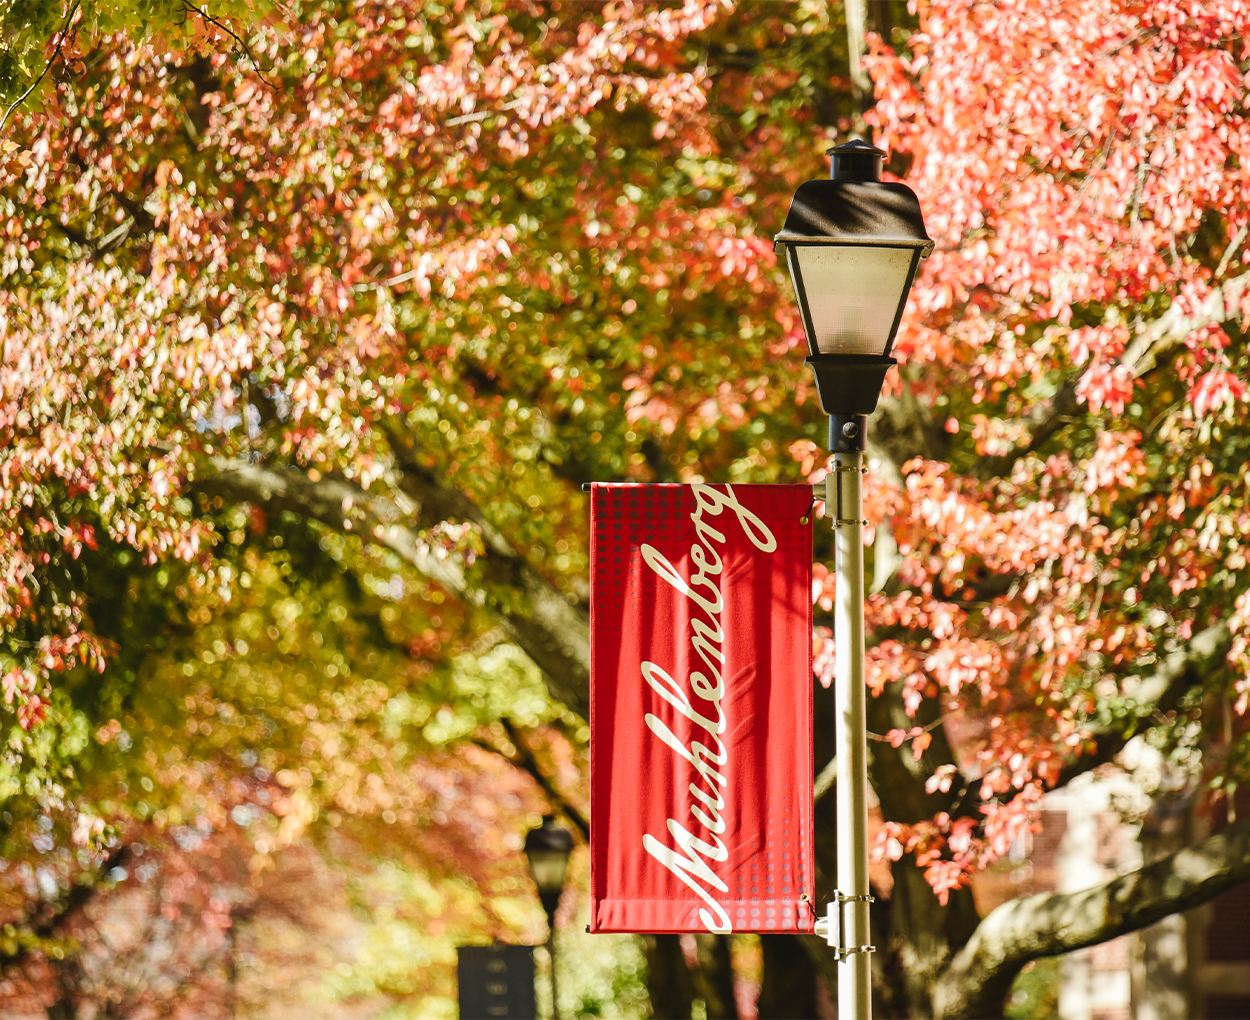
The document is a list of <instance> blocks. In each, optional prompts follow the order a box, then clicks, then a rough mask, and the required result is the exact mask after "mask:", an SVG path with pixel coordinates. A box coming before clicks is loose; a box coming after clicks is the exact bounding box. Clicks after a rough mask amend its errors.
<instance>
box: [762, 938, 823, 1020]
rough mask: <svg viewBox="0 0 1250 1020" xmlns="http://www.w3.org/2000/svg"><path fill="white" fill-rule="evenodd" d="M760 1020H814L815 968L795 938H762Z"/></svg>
mask: <svg viewBox="0 0 1250 1020" xmlns="http://www.w3.org/2000/svg"><path fill="white" fill-rule="evenodd" d="M760 948H761V949H763V951H764V980H763V982H762V984H761V985H760V999H759V1017H760V1020H814V1018H815V1016H816V965H815V964H814V963H812V961H811V958H810V957H809V956H808V955H807V953H806V952H805V951H804V949H803V946H802V945H801V944H800V942H799V939H798V936H796V935H780V934H779V935H761V936H760Z"/></svg>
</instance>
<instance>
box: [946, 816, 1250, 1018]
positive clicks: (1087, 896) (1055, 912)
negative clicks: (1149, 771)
mask: <svg viewBox="0 0 1250 1020" xmlns="http://www.w3.org/2000/svg"><path fill="white" fill-rule="evenodd" d="M1245 881H1250V821H1244V822H1241V823H1239V824H1237V825H1234V826H1231V827H1230V828H1228V829H1226V830H1225V831H1224V832H1221V833H1219V834H1218V835H1216V836H1212V837H1210V838H1209V839H1205V840H1203V841H1202V842H1201V843H1197V844H1195V845H1194V846H1191V847H1188V848H1186V849H1184V850H1181V851H1179V852H1178V853H1175V854H1173V855H1172V856H1170V857H1165V858H1164V859H1163V860H1161V861H1158V862H1156V863H1155V864H1151V865H1148V866H1146V867H1144V868H1141V869H1139V870H1137V871H1133V872H1130V873H1129V874H1127V875H1123V876H1121V877H1120V878H1116V879H1113V880H1112V881H1110V882H1106V883H1104V884H1103V885H1099V886H1095V887H1094V888H1092V889H1086V890H1084V891H1082V892H1075V893H1042V894H1040V895H1037V896H1027V897H1022V898H1021V899H1017V900H1012V901H1011V902H1010V903H1005V904H1003V905H1002V906H1001V907H999V908H998V909H997V910H994V911H992V912H991V913H990V914H989V916H988V917H986V918H985V920H984V921H982V922H981V924H980V925H979V926H978V927H977V930H976V932H975V933H974V934H973V936H972V938H971V939H970V940H969V941H968V944H967V945H966V946H964V948H963V949H961V950H960V951H959V952H958V953H956V954H955V956H954V958H953V959H952V960H951V963H950V966H949V967H947V969H946V971H945V973H944V974H943V975H942V976H941V978H940V979H939V980H938V982H937V985H936V987H935V988H934V993H933V1004H934V1008H935V1013H934V1015H935V1016H939V1017H986V1016H1001V1015H1002V1008H1003V1000H1004V999H1005V997H1006V995H1007V992H1008V991H1009V990H1010V988H1011V982H1012V981H1013V980H1014V978H1015V976H1016V974H1017V973H1018V972H1019V970H1020V968H1021V967H1022V966H1024V964H1025V963H1027V962H1028V961H1029V960H1034V959H1037V958H1038V957H1040V956H1056V955H1058V954H1060V953H1069V952H1071V951H1072V950H1074V949H1081V948H1083V947H1085V946H1092V945H1096V944H1097V943H1100V942H1106V941H1107V940H1108V939H1113V938H1115V937H1116V936H1118V935H1124V934H1127V933H1128V932H1132V931H1138V930H1139V929H1141V928H1145V927H1147V926H1149V925H1151V924H1154V922H1155V921H1158V920H1159V919H1160V918H1162V917H1166V916H1168V915H1169V914H1174V913H1178V912H1180V911H1184V910H1189V909H1191V908H1193V907H1197V906H1200V905H1201V904H1203V903H1207V902H1208V901H1210V900H1212V899H1214V898H1215V897H1216V896H1218V895H1219V894H1220V893H1222V892H1224V891H1225V890H1226V889H1231V888H1232V887H1233V886H1235V885H1239V884H1241V883H1242V882H1245Z"/></svg>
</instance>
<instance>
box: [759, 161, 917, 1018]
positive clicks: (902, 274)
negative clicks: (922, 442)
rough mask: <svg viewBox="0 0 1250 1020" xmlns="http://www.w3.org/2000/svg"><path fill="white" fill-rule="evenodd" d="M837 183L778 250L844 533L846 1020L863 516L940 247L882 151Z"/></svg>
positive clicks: (852, 1002)
mask: <svg viewBox="0 0 1250 1020" xmlns="http://www.w3.org/2000/svg"><path fill="white" fill-rule="evenodd" d="M828 154H829V155H830V156H831V157H832V173H831V175H830V179H829V180H827V181H825V180H817V181H808V182H807V183H806V184H802V185H800V186H799V190H798V191H796V192H795V194H794V199H793V201H792V202H791V205H790V212H789V215H787V216H786V222H785V227H784V229H783V230H782V231H781V233H780V234H778V235H777V237H776V239H775V242H774V250H776V249H778V248H780V249H783V250H784V251H785V253H786V262H787V264H788V265H789V268H790V275H791V277H792V279H793V281H794V290H795V294H796V295H797V297H798V303H799V310H800V312H801V314H802V317H803V330H804V332H805V333H806V335H807V344H808V348H809V350H810V355H809V357H808V358H807V363H808V364H809V365H811V366H812V370H813V371H814V372H815V375H816V391H817V393H818V394H819V396H820V406H821V408H822V409H823V410H824V412H825V413H826V414H827V415H829V449H830V450H831V451H832V452H833V461H834V463H833V466H832V469H831V470H830V472H829V475H828V478H827V480H826V490H825V493H826V496H825V499H826V502H825V507H826V512H828V513H829V515H830V516H831V517H832V518H833V527H834V532H835V535H836V539H835V553H834V568H835V571H836V573H837V580H838V584H837V595H836V605H835V609H834V641H835V643H836V649H837V651H836V674H835V680H834V701H835V718H836V726H837V734H836V738H837V741H836V747H837V755H838V763H837V820H838V864H837V891H836V893H835V898H834V901H833V902H831V903H830V904H829V908H828V914H827V916H826V917H824V918H823V919H822V920H820V921H818V922H817V926H816V931H817V934H819V935H823V936H824V937H825V938H826V939H827V940H828V942H829V945H831V946H834V947H835V948H836V949H837V952H838V1016H840V1017H846V1018H848V1020H870V1018H871V1016H872V992H871V988H872V983H871V961H870V957H869V955H868V954H869V953H871V952H872V951H873V947H872V946H871V945H870V944H869V939H870V936H869V926H868V905H869V903H871V902H872V898H871V896H870V895H869V892H868V762H867V757H868V749H867V741H866V732H865V730H866V725H865V714H864V713H865V705H864V700H865V692H864V543H863V525H864V524H865V523H867V522H865V521H864V520H863V519H862V518H863V515H864V508H863V496H862V492H861V488H860V482H861V477H862V475H863V474H864V472H865V470H866V469H865V468H864V429H865V425H866V422H867V415H869V414H871V413H872V412H873V411H875V410H876V409H877V399H878V398H879V397H880V395H881V387H882V385H883V384H884V382H885V374H886V372H887V371H889V369H890V366H892V365H894V364H895V363H896V362H895V360H894V358H892V357H890V349H891V347H892V346H893V344H894V334H895V333H896V332H897V331H898V323H899V319H900V318H902V315H903V307H904V305H905V304H906V302H907V293H908V291H909V290H910V289H911V283H912V279H913V278H914V277H915V275H916V267H917V266H918V265H919V264H920V260H921V259H922V258H924V257H925V256H927V255H928V254H929V252H930V251H932V250H933V242H932V241H931V240H929V235H928V234H927V233H925V229H924V219H923V217H922V216H921V213H920V203H919V201H918V200H917V198H916V195H915V193H914V192H913V191H912V190H911V189H910V188H908V187H907V186H906V185H903V184H886V183H883V182H882V181H881V165H882V162H883V160H884V158H885V153H884V152H882V151H881V150H880V149H877V148H875V147H873V146H871V145H868V144H866V143H865V142H861V141H858V140H856V141H852V142H847V143H846V144H845V145H838V146H835V147H834V148H832V149H830V150H828Z"/></svg>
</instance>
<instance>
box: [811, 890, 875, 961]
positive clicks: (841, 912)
mask: <svg viewBox="0 0 1250 1020" xmlns="http://www.w3.org/2000/svg"><path fill="white" fill-rule="evenodd" d="M833 895H834V897H835V899H834V902H832V903H830V904H829V913H830V914H836V915H837V918H838V927H837V938H836V940H830V938H829V935H830V931H829V921H830V919H829V917H820V918H817V919H816V934H817V935H819V936H820V937H821V938H823V939H825V940H826V941H828V942H829V945H831V946H833V948H834V951H835V955H836V956H837V958H838V963H842V962H843V961H844V960H846V959H848V958H849V957H850V956H852V955H853V954H855V953H875V952H876V951H877V947H876V946H848V945H847V944H846V927H847V925H846V911H845V909H844V908H845V907H846V905H847V904H848V903H875V902H876V897H875V896H868V895H864V896H848V895H847V894H846V893H844V892H842V891H841V890H840V889H835V890H834V893H833Z"/></svg>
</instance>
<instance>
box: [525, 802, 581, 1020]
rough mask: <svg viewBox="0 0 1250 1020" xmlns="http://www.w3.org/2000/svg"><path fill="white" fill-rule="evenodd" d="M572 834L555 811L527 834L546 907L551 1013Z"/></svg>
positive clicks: (554, 1009)
mask: <svg viewBox="0 0 1250 1020" xmlns="http://www.w3.org/2000/svg"><path fill="white" fill-rule="evenodd" d="M572 852H573V837H572V836H571V835H570V834H569V832H568V830H567V829H563V828H561V827H560V826H559V825H557V824H556V820H555V816H554V815H543V823H542V825H540V826H539V827H538V828H537V829H530V831H529V832H528V833H527V834H526V836H525V856H526V857H527V858H529V862H530V874H531V875H533V876H534V884H535V885H536V886H538V898H539V900H540V901H541V902H542V905H543V910H545V911H547V956H548V959H550V961H551V1016H552V1020H555V1018H556V1017H558V1016H559V1008H558V1006H557V1005H556V1003H557V999H556V908H557V907H558V906H559V905H560V894H561V893H563V892H564V878H565V875H566V874H567V873H568V870H569V854H571V853H572Z"/></svg>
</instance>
